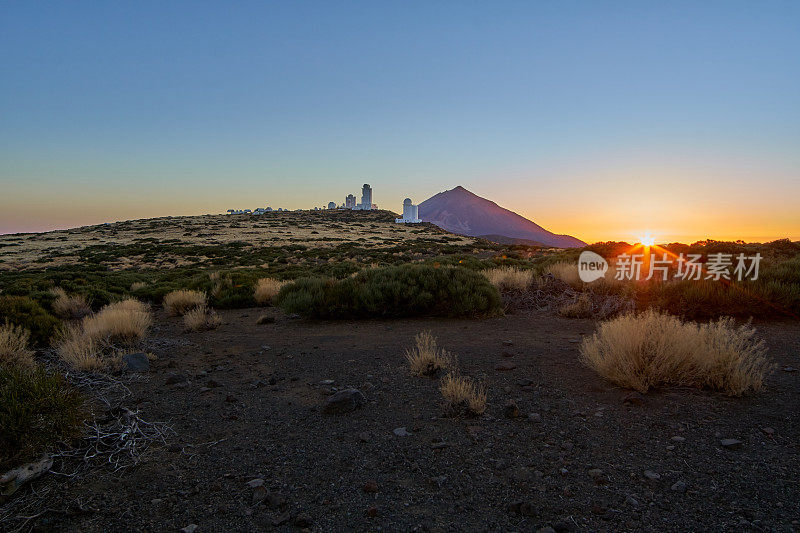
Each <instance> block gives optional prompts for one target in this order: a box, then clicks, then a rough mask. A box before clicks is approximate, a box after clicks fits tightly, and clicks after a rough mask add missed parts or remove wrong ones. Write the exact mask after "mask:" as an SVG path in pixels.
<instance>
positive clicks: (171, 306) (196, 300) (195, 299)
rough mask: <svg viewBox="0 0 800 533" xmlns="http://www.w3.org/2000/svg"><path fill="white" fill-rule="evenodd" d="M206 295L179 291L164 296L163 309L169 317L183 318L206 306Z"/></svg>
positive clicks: (198, 292)
mask: <svg viewBox="0 0 800 533" xmlns="http://www.w3.org/2000/svg"><path fill="white" fill-rule="evenodd" d="M206 300H207V299H206V293H204V292H200V291H191V290H186V289H184V290H179V291H172V292H170V293H167V295H166V296H164V309H166V310H167V313H168V314H169V315H171V316H183V315H185V314H186V313H187V312H189V311H191V310H192V309H195V308H197V307H205V306H206Z"/></svg>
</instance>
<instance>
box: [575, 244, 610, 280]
mask: <svg viewBox="0 0 800 533" xmlns="http://www.w3.org/2000/svg"><path fill="white" fill-rule="evenodd" d="M607 271H608V261H606V260H605V258H603V256H601V255H599V254H596V253H594V252H590V251H589V250H586V251H583V252H581V255H580V257H579V258H578V276H580V278H581V281H582V282H584V283H591V282H593V281H595V280H598V279H600V278H602V277H604V276H605V274H606V272H607Z"/></svg>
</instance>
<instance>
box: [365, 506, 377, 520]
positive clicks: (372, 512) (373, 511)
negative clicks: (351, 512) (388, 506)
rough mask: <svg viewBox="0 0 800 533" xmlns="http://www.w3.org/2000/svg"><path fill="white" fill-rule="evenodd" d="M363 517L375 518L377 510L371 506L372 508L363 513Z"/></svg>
mask: <svg viewBox="0 0 800 533" xmlns="http://www.w3.org/2000/svg"><path fill="white" fill-rule="evenodd" d="M364 516H366V517H367V518H375V517H376V516H378V508H377V507H375V506H374V505H373V506H372V507H370V508H368V509H367V510H366V511H364Z"/></svg>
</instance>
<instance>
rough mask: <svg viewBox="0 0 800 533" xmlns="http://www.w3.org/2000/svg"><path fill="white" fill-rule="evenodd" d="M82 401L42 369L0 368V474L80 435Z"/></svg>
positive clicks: (10, 366) (2, 366)
mask: <svg viewBox="0 0 800 533" xmlns="http://www.w3.org/2000/svg"><path fill="white" fill-rule="evenodd" d="M81 420H82V416H81V398H80V396H79V395H78V394H77V393H76V392H75V391H74V390H73V389H72V388H70V387H69V386H68V385H67V384H66V383H65V382H64V379H63V377H62V376H60V375H57V374H49V373H47V372H46V371H45V370H44V369H42V368H41V367H38V366H36V367H33V368H20V367H17V366H13V365H0V471H5V470H6V469H7V468H12V467H14V466H16V465H17V464H19V463H23V462H25V461H28V460H31V459H33V458H35V457H37V456H38V455H39V454H41V453H42V452H44V451H45V450H46V449H47V448H48V447H50V446H52V445H53V444H55V443H57V442H59V441H66V440H69V439H72V438H74V437H77V436H78V435H79V428H80V424H81Z"/></svg>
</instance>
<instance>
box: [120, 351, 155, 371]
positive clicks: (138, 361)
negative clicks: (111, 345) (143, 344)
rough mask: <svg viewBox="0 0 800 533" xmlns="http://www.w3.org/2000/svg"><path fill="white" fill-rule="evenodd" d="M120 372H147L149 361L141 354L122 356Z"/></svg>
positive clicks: (145, 355) (144, 354)
mask: <svg viewBox="0 0 800 533" xmlns="http://www.w3.org/2000/svg"><path fill="white" fill-rule="evenodd" d="M122 370H123V371H124V372H149V371H150V360H149V359H148V358H147V354H146V353H143V352H136V353H129V354H125V355H123V356H122Z"/></svg>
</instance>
